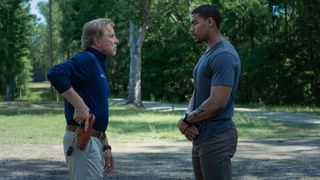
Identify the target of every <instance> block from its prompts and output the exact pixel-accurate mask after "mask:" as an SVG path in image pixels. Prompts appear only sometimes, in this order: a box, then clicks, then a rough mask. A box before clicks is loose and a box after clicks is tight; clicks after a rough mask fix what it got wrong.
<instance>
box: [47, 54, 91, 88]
mask: <svg viewBox="0 0 320 180" xmlns="http://www.w3.org/2000/svg"><path fill="white" fill-rule="evenodd" d="M91 66H92V61H91V62H90V59H89V58H84V57H80V58H77V59H71V60H65V61H63V62H61V63H60V64H57V65H55V66H53V67H52V68H51V69H49V71H48V74H47V78H48V80H49V81H50V82H51V84H52V85H53V87H54V88H55V89H56V90H57V91H58V92H59V93H63V92H65V91H66V90H68V89H69V88H71V87H72V84H74V83H77V82H80V81H86V80H90V78H91V75H92V73H90V69H91Z"/></svg>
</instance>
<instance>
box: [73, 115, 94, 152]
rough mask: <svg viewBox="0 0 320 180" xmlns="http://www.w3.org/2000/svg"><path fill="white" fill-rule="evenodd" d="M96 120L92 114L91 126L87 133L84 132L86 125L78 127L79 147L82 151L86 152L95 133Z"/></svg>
mask: <svg viewBox="0 0 320 180" xmlns="http://www.w3.org/2000/svg"><path fill="white" fill-rule="evenodd" d="M95 120H96V118H95V116H94V115H93V114H91V113H90V118H89V126H88V129H87V131H85V130H84V123H83V124H81V125H80V126H79V127H78V130H77V147H78V148H79V149H81V150H84V149H85V148H86V146H87V144H88V141H89V139H90V136H91V134H92V132H93V123H94V122H95Z"/></svg>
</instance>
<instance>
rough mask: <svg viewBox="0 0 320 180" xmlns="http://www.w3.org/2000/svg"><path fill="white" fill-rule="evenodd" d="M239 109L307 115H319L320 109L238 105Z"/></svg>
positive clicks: (314, 107)
mask: <svg viewBox="0 0 320 180" xmlns="http://www.w3.org/2000/svg"><path fill="white" fill-rule="evenodd" d="M237 107H243V108H255V109H260V110H265V111H275V112H294V113H307V114H319V115H320V107H316V106H298V105H292V106H266V105H261V104H237Z"/></svg>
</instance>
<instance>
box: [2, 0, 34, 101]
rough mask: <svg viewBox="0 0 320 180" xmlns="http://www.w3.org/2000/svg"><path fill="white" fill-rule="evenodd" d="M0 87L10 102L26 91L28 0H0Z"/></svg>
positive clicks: (31, 17) (27, 74) (29, 33)
mask: <svg viewBox="0 0 320 180" xmlns="http://www.w3.org/2000/svg"><path fill="white" fill-rule="evenodd" d="M0 9H1V11H0V24H1V26H2V28H1V29H0V36H1V37H0V42H1V44H2V45H1V46H2V47H1V48H0V59H1V61H0V62H1V63H0V64H1V65H0V68H1V69H0V70H1V72H5V73H1V75H0V77H1V78H0V89H1V92H4V94H5V100H7V101H11V100H14V99H16V98H17V97H21V96H22V95H24V94H26V93H27V92H28V82H30V81H31V73H30V70H31V66H30V60H29V59H28V55H29V53H30V51H29V45H30V42H31V30H32V27H33V24H32V23H33V20H34V17H33V16H31V15H29V6H28V1H24V0H14V1H9V0H3V1H1V3H0Z"/></svg>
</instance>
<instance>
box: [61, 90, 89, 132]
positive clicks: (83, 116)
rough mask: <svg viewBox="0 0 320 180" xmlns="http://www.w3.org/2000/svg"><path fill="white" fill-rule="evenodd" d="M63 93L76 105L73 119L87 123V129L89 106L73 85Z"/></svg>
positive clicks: (80, 122) (86, 127)
mask: <svg viewBox="0 0 320 180" xmlns="http://www.w3.org/2000/svg"><path fill="white" fill-rule="evenodd" d="M61 95H62V96H63V97H64V98H65V99H66V100H67V101H68V102H69V103H70V104H72V106H73V107H74V109H75V110H74V115H73V119H74V120H75V121H76V122H78V123H79V124H82V123H83V122H84V123H85V131H86V130H87V129H88V125H89V117H90V114H89V108H88V107H87V105H86V104H85V103H84V101H83V99H82V98H81V97H80V96H79V94H78V93H77V92H76V91H75V90H74V89H73V88H72V87H71V88H69V89H68V90H66V91H64V92H63V93H61Z"/></svg>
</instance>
